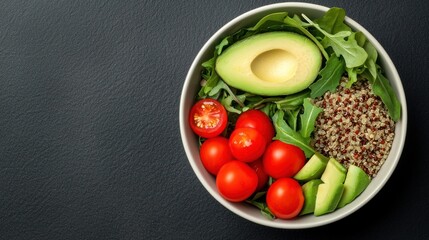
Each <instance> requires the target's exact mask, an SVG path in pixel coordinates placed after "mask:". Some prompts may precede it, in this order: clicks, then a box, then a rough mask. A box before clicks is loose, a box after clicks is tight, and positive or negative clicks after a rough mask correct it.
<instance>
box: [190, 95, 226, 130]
mask: <svg viewBox="0 0 429 240" xmlns="http://www.w3.org/2000/svg"><path fill="white" fill-rule="evenodd" d="M227 123H228V114H227V112H226V110H225V108H224V107H223V106H222V104H221V103H220V102H218V101H217V100H215V99H211V98H206V99H202V100H200V101H198V102H197V103H195V104H194V106H193V107H192V109H191V111H190V114H189V125H190V126H191V128H192V130H193V131H194V132H195V133H196V134H197V135H198V136H201V137H204V138H212V137H216V136H218V135H219V134H221V133H222V132H223V130H225V128H226V125H227Z"/></svg>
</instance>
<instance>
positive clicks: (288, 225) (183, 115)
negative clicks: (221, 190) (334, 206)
mask: <svg viewBox="0 0 429 240" xmlns="http://www.w3.org/2000/svg"><path fill="white" fill-rule="evenodd" d="M281 8H304V9H306V10H315V11H323V12H326V11H327V10H328V9H329V7H326V6H323V5H319V4H313V3H303V2H284V3H274V4H269V5H264V6H261V7H258V8H255V9H253V10H250V11H247V12H244V13H243V14H241V15H239V16H237V17H235V18H233V19H232V20H230V21H229V22H227V23H226V24H225V25H223V26H222V27H221V28H220V29H218V30H217V31H216V32H215V33H214V34H213V35H212V36H211V37H210V38H209V40H207V41H206V42H205V44H204V45H203V47H202V48H201V49H200V50H199V52H198V54H197V56H196V57H195V59H194V60H193V62H192V65H191V67H190V68H189V71H188V74H187V75H186V79H185V82H184V84H183V88H182V92H181V98H180V109H179V124H180V133H181V139H182V143H183V146H184V149H185V153H186V156H187V158H188V161H189V163H190V165H191V167H192V169H193V171H194V173H195V175H196V176H197V178H198V179H199V181H200V182H201V183H202V185H203V186H204V188H205V189H206V190H207V191H208V192H209V193H210V195H211V196H212V197H214V198H215V199H216V200H217V201H218V202H219V203H220V204H222V205H223V206H224V207H226V208H227V209H229V210H230V211H232V212H234V213H235V214H237V215H239V216H241V217H243V218H245V219H247V220H249V221H251V222H254V223H257V224H260V225H264V226H268V227H273V228H283V229H303V228H312V227H318V226H322V225H326V224H329V223H332V222H335V221H338V220H340V219H342V218H345V217H347V216H349V215H350V214H352V213H354V212H355V211H357V210H358V209H360V208H361V207H363V206H364V205H365V204H366V203H367V202H368V201H370V200H371V199H372V198H373V197H374V196H375V195H376V194H377V193H378V192H379V191H380V190H381V189H382V188H383V186H384V185H385V184H386V182H387V181H388V179H389V178H390V177H391V175H392V174H393V171H394V170H395V168H396V166H397V164H398V162H399V160H400V157H401V154H402V151H403V148H404V145H405V138H406V132H407V121H408V113H407V104H406V97H405V93H404V88H403V86H402V82H401V79H400V77H399V74H398V72H397V69H396V67H395V65H394V64H393V62H392V60H391V58H390V56H389V55H388V54H387V52H386V51H385V49H384V48H383V47H382V46H381V44H380V43H379V42H378V41H377V40H376V39H375V38H374V37H373V36H372V34H371V33H369V32H368V31H367V30H366V29H365V28H364V27H363V26H361V25H360V24H359V23H357V22H356V21H354V20H353V19H351V18H350V17H348V16H346V17H345V22H346V23H347V24H348V25H350V26H352V27H353V28H358V29H359V31H362V32H363V33H364V35H365V36H366V37H367V39H368V40H369V41H370V42H371V43H372V44H373V45H374V47H375V48H376V49H377V51H378V54H379V56H383V59H384V68H385V69H386V68H389V69H390V70H391V74H392V75H393V76H394V81H395V85H396V86H397V88H396V94H397V96H398V99H399V101H400V103H401V107H402V111H401V119H400V120H399V121H398V122H397V123H396V127H397V126H398V123H400V124H401V128H400V129H399V130H400V133H397V131H398V128H396V130H395V138H396V134H400V138H399V148H397V149H396V151H395V152H394V153H395V154H394V156H393V161H394V162H393V163H392V164H391V165H390V168H389V169H387V174H386V175H384V176H383V178H382V179H381V181H380V183H379V184H378V185H377V186H376V188H375V189H374V190H373V191H372V192H370V193H369V194H367V195H365V197H364V198H362V199H361V201H360V202H359V204H356V205H354V206H352V207H348V208H342V209H340V210H342V212H341V213H340V214H336V215H331V216H332V217H325V218H321V217H318V218H321V219H322V220H320V221H316V222H307V223H296V222H295V223H294V222H293V220H290V221H288V220H281V219H280V221H276V220H274V221H273V220H269V219H262V218H257V217H255V216H252V215H250V214H248V213H245V212H244V211H241V210H239V209H238V208H237V207H236V204H237V203H231V202H229V201H227V200H225V199H224V198H222V197H221V196H220V195H219V194H218V192H217V191H216V190H214V189H212V188H211V187H210V186H209V183H208V182H207V181H206V180H205V179H204V176H203V175H202V174H201V173H200V172H199V171H198V167H197V165H196V163H195V160H194V159H193V156H192V151H191V149H190V148H189V145H190V144H195V143H191V141H189V140H188V137H187V135H186V131H185V129H186V128H188V126H187V124H188V121H187V120H188V112H187V111H186V109H185V104H184V102H186V98H187V97H188V96H187V95H186V93H187V89H188V88H189V86H190V85H191V80H192V75H193V73H194V71H195V69H197V68H199V65H200V64H201V60H202V56H203V55H204V54H205V53H206V51H208V50H212V49H209V48H210V46H212V45H213V44H215V43H216V42H215V41H216V40H218V39H219V38H220V37H222V35H223V34H225V31H226V30H228V29H230V28H231V27H233V26H234V25H236V24H238V23H239V22H240V21H242V20H243V19H246V18H248V17H250V16H252V15H255V14H257V13H260V12H266V11H276V10H277V11H278V9H281ZM390 81H392V80H390ZM391 153H392V150H391ZM344 209H346V210H344ZM337 211H338V210H337ZM325 216H326V215H325Z"/></svg>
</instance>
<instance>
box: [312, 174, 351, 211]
mask: <svg viewBox="0 0 429 240" xmlns="http://www.w3.org/2000/svg"><path fill="white" fill-rule="evenodd" d="M343 191H344V185H343V184H342V183H338V182H331V183H322V184H320V185H319V187H318V189H317V195H316V204H315V207H314V215H315V216H321V215H323V214H326V213H330V212H333V211H334V210H335V209H336V208H337V205H338V203H339V201H340V199H341V196H342V194H343Z"/></svg>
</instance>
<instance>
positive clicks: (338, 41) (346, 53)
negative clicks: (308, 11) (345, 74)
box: [302, 14, 368, 68]
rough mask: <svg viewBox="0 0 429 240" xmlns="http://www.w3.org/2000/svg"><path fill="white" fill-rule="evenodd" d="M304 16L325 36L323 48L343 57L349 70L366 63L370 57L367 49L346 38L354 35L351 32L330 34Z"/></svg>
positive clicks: (352, 39)
mask: <svg viewBox="0 0 429 240" xmlns="http://www.w3.org/2000/svg"><path fill="white" fill-rule="evenodd" d="M302 16H303V18H304V19H305V20H306V21H307V22H308V23H310V24H311V25H312V26H313V27H315V28H316V29H317V30H319V31H320V32H321V33H322V34H323V35H325V37H324V38H323V40H322V44H323V46H324V47H325V48H327V47H332V49H333V50H334V52H335V54H336V55H337V56H338V57H339V56H340V55H341V56H343V58H344V60H345V62H346V66H347V67H348V68H354V67H358V66H361V65H362V64H363V63H364V62H365V60H366V58H367V57H368V54H367V53H366V51H365V49H363V48H362V47H360V46H359V45H358V44H357V41H356V40H355V39H354V38H353V37H352V38H347V39H346V37H349V36H350V35H351V34H352V32H351V31H341V32H337V33H335V34H330V33H328V32H326V31H325V30H323V29H322V28H320V26H319V25H318V24H316V23H314V22H313V21H311V20H310V19H309V18H308V17H307V16H305V15H304V14H302Z"/></svg>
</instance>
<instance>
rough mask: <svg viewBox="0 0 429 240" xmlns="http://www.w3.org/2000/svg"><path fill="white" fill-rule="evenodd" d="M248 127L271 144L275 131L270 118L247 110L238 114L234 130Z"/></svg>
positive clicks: (258, 112) (257, 111) (259, 111)
mask: <svg viewBox="0 0 429 240" xmlns="http://www.w3.org/2000/svg"><path fill="white" fill-rule="evenodd" d="M242 127H250V128H254V129H256V130H258V132H260V133H261V134H262V135H264V137H265V139H266V141H267V143H269V142H271V140H272V139H273V137H274V134H275V131H274V127H273V124H272V123H271V120H270V118H269V117H268V116H267V115H266V114H265V113H264V112H262V111H261V110H256V109H253V110H248V111H246V112H243V113H242V114H240V116H239V117H238V119H237V122H236V123H235V128H242Z"/></svg>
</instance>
